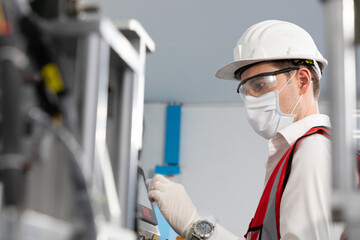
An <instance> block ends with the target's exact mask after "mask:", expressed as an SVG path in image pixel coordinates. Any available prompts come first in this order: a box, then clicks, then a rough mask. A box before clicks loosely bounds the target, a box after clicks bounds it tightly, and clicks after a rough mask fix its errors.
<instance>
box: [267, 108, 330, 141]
mask: <svg viewBox="0 0 360 240" xmlns="http://www.w3.org/2000/svg"><path fill="white" fill-rule="evenodd" d="M317 126H325V127H330V119H329V117H328V116H326V115H324V114H313V115H309V116H307V117H305V118H303V119H300V120H299V121H296V122H294V123H293V124H290V125H289V126H287V127H285V128H284V129H282V130H280V131H279V132H278V133H277V134H276V135H275V137H274V139H276V138H278V137H279V136H278V135H282V137H283V138H284V139H285V140H286V141H287V143H288V144H289V145H292V144H293V143H294V142H295V141H296V140H297V139H298V138H300V137H301V136H303V135H304V134H305V133H306V132H307V131H309V130H310V129H311V128H312V127H317Z"/></svg>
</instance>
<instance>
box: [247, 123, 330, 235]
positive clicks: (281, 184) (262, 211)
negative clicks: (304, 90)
mask: <svg viewBox="0 0 360 240" xmlns="http://www.w3.org/2000/svg"><path fill="white" fill-rule="evenodd" d="M313 134H321V135H324V136H326V137H330V131H329V129H327V128H326V127H313V128H311V129H310V130H309V131H308V132H306V133H305V135H303V136H302V137H300V138H299V139H297V140H296V142H295V143H294V144H293V145H292V146H291V147H290V148H289V149H288V150H287V151H286V153H285V154H284V155H283V156H282V158H281V159H280V161H279V163H278V164H277V165H276V167H275V169H274V170H273V172H272V174H271V176H270V178H269V180H268V182H267V184H266V186H265V189H264V191H263V194H262V196H261V198H260V202H259V205H258V207H257V209H256V212H255V216H254V218H253V219H252V220H251V222H250V224H249V229H248V231H247V233H246V234H245V236H244V237H245V238H246V239H250V240H257V239H276V238H277V239H280V203H281V198H282V194H283V192H284V189H285V187H286V183H287V181H288V179H289V175H290V171H291V165H292V160H293V156H294V153H295V151H296V149H297V145H298V143H299V141H301V140H302V139H304V138H305V137H308V136H310V135H313ZM271 193H273V194H271ZM270 197H272V198H275V199H271V198H270ZM274 201H275V203H274ZM274 211H275V213H274ZM266 216H267V221H266V223H265V222H264V220H265V217H266ZM269 223H270V224H269ZM265 224H269V225H271V226H265ZM275 225H276V231H275V229H273V230H271V228H272V226H275ZM266 228H267V229H269V228H270V231H264V232H263V229H266Z"/></svg>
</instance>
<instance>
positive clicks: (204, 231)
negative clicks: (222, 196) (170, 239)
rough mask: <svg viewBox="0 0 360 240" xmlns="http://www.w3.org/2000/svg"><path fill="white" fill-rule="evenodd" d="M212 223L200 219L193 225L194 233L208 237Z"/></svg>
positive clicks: (211, 230)
mask: <svg viewBox="0 0 360 240" xmlns="http://www.w3.org/2000/svg"><path fill="white" fill-rule="evenodd" d="M213 229H214V227H213V225H212V224H211V223H210V222H208V221H205V220H204V221H200V222H198V223H196V225H195V227H194V233H195V234H196V235H198V236H199V237H202V238H204V237H210V236H211V235H212V233H213Z"/></svg>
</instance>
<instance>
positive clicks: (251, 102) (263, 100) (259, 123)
mask: <svg viewBox="0 0 360 240" xmlns="http://www.w3.org/2000/svg"><path fill="white" fill-rule="evenodd" d="M294 75H295V74H294ZM291 79H292V77H291V78H290V79H289V80H288V81H287V83H286V84H285V85H284V86H283V87H282V88H281V89H280V91H277V90H276V91H273V92H269V93H266V94H264V95H262V96H260V97H252V96H245V98H244V101H245V108H246V113H247V117H248V120H249V123H250V125H251V126H252V127H253V128H254V130H255V132H257V133H258V134H259V135H261V136H263V137H264V138H266V139H270V138H272V137H274V136H275V134H276V133H277V132H278V131H280V130H281V129H283V128H285V127H287V126H288V125H290V124H291V123H293V121H294V118H295V116H296V115H295V114H293V112H294V110H295V108H296V106H297V105H298V104H299V102H300V99H301V97H302V95H301V96H300V97H299V99H298V100H297V102H296V104H295V106H294V108H293V110H292V111H291V113H290V114H284V113H282V112H281V111H280V107H279V93H280V92H281V90H282V89H283V88H284V87H285V86H286V85H287V84H288V82H289V81H290V80H291Z"/></svg>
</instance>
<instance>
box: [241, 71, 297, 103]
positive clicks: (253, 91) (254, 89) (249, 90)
mask: <svg viewBox="0 0 360 240" xmlns="http://www.w3.org/2000/svg"><path fill="white" fill-rule="evenodd" d="M299 69H300V68H299V67H289V68H284V69H280V70H278V71H274V72H265V73H260V74H258V75H255V76H252V77H249V78H246V79H244V80H241V79H240V76H236V75H235V78H236V79H238V80H240V81H241V82H240V84H239V86H238V88H237V92H238V93H239V94H240V96H241V97H242V98H244V97H245V96H246V95H247V94H250V95H251V96H254V97H260V96H261V95H263V94H265V93H268V92H270V90H271V89H273V88H274V87H276V85H277V79H276V75H278V74H281V73H286V72H290V71H293V70H299ZM237 77H239V78H237Z"/></svg>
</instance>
